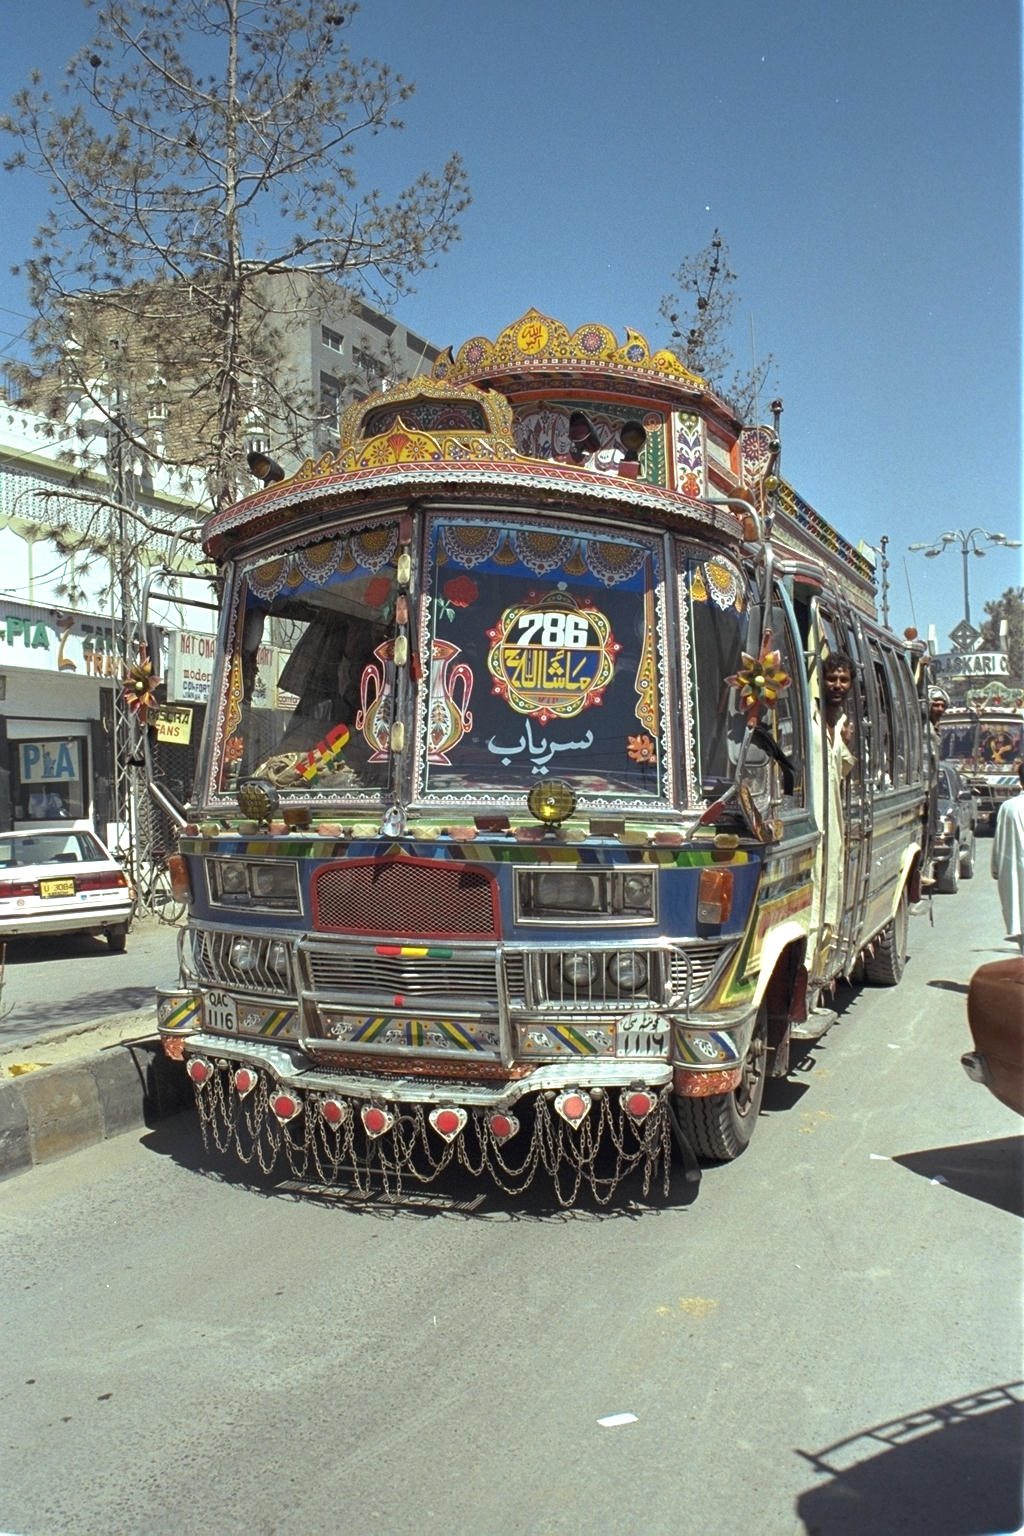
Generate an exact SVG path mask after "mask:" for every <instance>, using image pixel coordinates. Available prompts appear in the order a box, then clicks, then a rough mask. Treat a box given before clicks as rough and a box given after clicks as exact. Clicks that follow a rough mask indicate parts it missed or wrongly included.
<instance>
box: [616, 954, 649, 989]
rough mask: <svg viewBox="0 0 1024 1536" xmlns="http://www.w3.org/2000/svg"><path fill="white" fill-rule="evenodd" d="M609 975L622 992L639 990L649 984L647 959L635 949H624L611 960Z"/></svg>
mask: <svg viewBox="0 0 1024 1536" xmlns="http://www.w3.org/2000/svg"><path fill="white" fill-rule="evenodd" d="M608 975H609V976H610V977H611V979H612V981H613V983H614V984H615V986H616V987H618V989H619V990H620V992H639V991H640V988H641V987H643V986H646V984H647V960H646V958H645V956H643V955H641V954H638V953H637V952H636V951H635V950H631V949H624V950H623V951H622V953H621V954H618V955H613V956H612V958H611V959H610V960H609V962H608Z"/></svg>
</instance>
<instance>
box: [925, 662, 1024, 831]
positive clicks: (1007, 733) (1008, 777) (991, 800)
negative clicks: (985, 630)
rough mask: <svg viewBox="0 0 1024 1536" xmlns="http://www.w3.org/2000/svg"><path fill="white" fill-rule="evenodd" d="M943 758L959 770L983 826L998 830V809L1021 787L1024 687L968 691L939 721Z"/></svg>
mask: <svg viewBox="0 0 1024 1536" xmlns="http://www.w3.org/2000/svg"><path fill="white" fill-rule="evenodd" d="M939 737H940V747H939V753H940V756H941V758H942V761H943V762H949V763H952V764H953V765H954V766H955V767H956V768H958V769H959V770H960V773H961V774H962V775H963V777H964V779H965V780H966V781H967V783H968V784H969V786H970V788H971V790H972V791H973V793H974V796H975V799H976V800H977V802H978V814H979V816H980V818H981V823H982V824H983V825H984V826H985V827H986V829H987V830H988V831H992V830H994V828H995V823H996V817H997V815H998V814H999V807H1000V806H1001V805H1002V803H1003V801H1004V800H1007V799H1009V797H1010V796H1011V795H1013V794H1016V792H1017V790H1018V789H1019V788H1020V779H1019V778H1018V777H1017V764H1018V763H1019V762H1020V761H1021V759H1022V758H1024V688H1022V687H1021V686H1020V685H1019V684H1016V685H1015V684H1014V683H1012V682H1011V681H1009V680H1008V679H1006V678H998V679H994V680H993V681H991V682H989V683H987V684H985V685H984V686H983V687H981V688H972V689H969V690H968V692H967V694H966V697H965V698H964V700H963V702H962V703H958V704H954V705H951V706H950V707H949V709H947V710H946V712H945V714H944V715H943V717H942V719H941V721H940V722H939Z"/></svg>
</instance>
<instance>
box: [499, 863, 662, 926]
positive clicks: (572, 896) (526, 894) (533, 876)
mask: <svg viewBox="0 0 1024 1536" xmlns="http://www.w3.org/2000/svg"><path fill="white" fill-rule="evenodd" d="M654 891H655V886H654V873H653V871H651V870H632V869H621V870H619V869H614V870H601V871H591V870H584V869H544V870H540V869H530V870H520V871H519V873H518V875H517V879H516V896H517V903H518V916H519V917H520V919H523V920H526V921H529V920H530V919H533V920H534V921H540V920H543V919H547V920H548V921H553V920H554V919H556V918H558V917H574V916H576V915H577V914H579V915H581V916H583V915H594V916H597V917H607V918H623V919H625V920H628V921H633V922H635V921H637V920H638V919H646V920H648V921H650V920H651V919H653V917H654V915H655V913H654Z"/></svg>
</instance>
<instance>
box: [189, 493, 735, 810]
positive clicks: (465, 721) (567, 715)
mask: <svg viewBox="0 0 1024 1536" xmlns="http://www.w3.org/2000/svg"><path fill="white" fill-rule="evenodd" d="M420 534H421V535H422V543H421V544H419V545H418V546H417V547H418V551H419V553H418V557H417V559H418V561H419V564H418V565H416V563H415V562H414V569H413V570H412V572H411V573H410V579H409V580H408V587H407V588H406V586H404V585H403V586H400V585H399V579H398V570H399V567H398V555H399V526H398V522H397V520H396V521H395V522H394V523H392V524H390V525H389V524H384V525H380V524H378V525H376V526H375V527H373V528H358V527H357V528H348V529H346V530H339V531H338V532H337V533H336V534H335V535H334V536H332V537H330V538H326V539H325V538H324V535H323V533H322V532H321V533H320V534H319V535H318V537H317V542H315V543H307V544H304V545H299V546H298V547H297V548H294V549H292V550H290V551H287V552H281V553H279V554H275V555H273V556H272V557H270V556H264V557H262V558H261V559H259V560H253V561H251V562H248V563H245V564H243V565H242V566H240V567H239V569H238V570H237V571H236V575H235V580H234V583H233V585H232V587H231V593H230V604H231V609H230V619H229V649H228V655H227V658H226V663H225V670H224V673H223V676H222V680H221V690H220V692H221V705H220V710H219V716H218V721H217V729H215V730H214V731H213V732H212V733H211V741H212V747H213V759H214V760H213V764H212V781H213V782H212V787H213V793H214V795H215V796H216V795H219V794H230V793H232V792H233V791H234V790H235V788H236V787H237V785H238V784H239V782H240V781H241V780H244V779H246V778H250V777H256V778H260V779H264V780H267V781H269V782H270V783H271V784H272V785H273V786H274V788H275V789H276V790H277V791H278V793H279V794H280V795H282V796H284V797H291V796H296V797H299V796H301V797H310V798H311V799H312V800H313V801H314V802H316V801H318V800H320V798H321V797H327V796H330V797H332V798H335V799H341V800H351V801H353V802H354V803H358V802H359V801H360V800H361V799H363V800H365V799H368V798H372V799H373V800H374V802H376V803H379V802H380V800H381V798H382V797H383V796H385V795H387V796H388V797H392V796H394V795H396V794H404V795H405V796H407V797H408V798H410V799H412V800H416V801H419V802H421V803H435V804H444V805H450V806H453V807H457V806H458V805H459V804H461V803H469V802H470V801H472V802H473V803H474V804H477V803H480V802H483V803H485V804H486V803H488V802H489V803H491V804H493V805H494V806H495V807H496V808H497V807H501V806H504V805H516V806H521V805H522V803H523V798H524V796H525V795H526V794H528V792H529V790H530V789H531V788H532V787H533V785H535V784H538V783H541V784H543V783H544V782H545V781H546V780H550V779H556V778H557V779H565V780H567V781H568V782H569V783H570V784H571V785H572V787H573V790H574V791H575V792H576V793H577V794H581V795H585V796H587V797H588V798H589V797H593V801H594V803H595V804H604V805H606V806H609V807H614V808H615V809H619V808H626V807H627V806H629V805H633V804H636V805H652V804H655V803H659V802H660V803H662V804H664V805H666V806H668V805H671V804H673V803H674V802H675V800H676V797H677V788H676V786H680V790H679V791H678V792H680V793H681V794H682V798H683V800H684V802H686V803H690V804H698V803H700V799H701V795H702V794H704V795H707V794H708V793H709V786H710V792H713V789H714V786H716V785H720V784H721V783H722V782H727V781H728V778H729V775H730V772H731V769H730V755H731V749H730V734H729V725H730V720H732V719H733V716H731V715H730V713H729V703H730V690H729V686H728V682H727V679H728V678H729V677H730V675H731V674H732V673H734V672H735V670H736V668H737V666H738V664H739V660H740V655H741V652H742V650H743V647H744V645H745V644H746V633H747V625H748V608H747V598H746V587H745V584H744V582H743V580H742V578H741V576H740V574H739V571H738V568H737V567H735V566H733V565H732V564H731V562H730V561H729V560H728V559H726V558H725V557H724V556H722V555H721V554H720V553H716V554H714V555H709V553H708V551H707V550H705V549H702V548H701V547H699V546H693V547H690V546H688V545H686V546H684V545H683V544H681V543H679V544H677V545H676V546H675V552H674V556H673V562H672V563H673V565H674V567H675V570H674V573H673V577H672V580H671V581H669V580H667V578H666V569H665V561H666V542H665V539H664V538H663V536H662V535H660V534H657V533H654V534H652V533H644V532H641V531H639V530H637V531H634V530H632V529H630V530H622V529H620V528H607V527H604V526H601V525H597V526H595V525H594V524H589V525H581V524H579V523H575V524H574V523H573V521H572V520H571V519H570V518H568V517H566V518H564V519H559V518H558V517H557V516H553V515H551V514H545V515H544V516H543V517H540V516H537V517H535V518H532V519H531V518H530V517H528V516H526V515H523V516H522V517H515V516H511V515H509V516H505V517H502V518H500V519H498V518H496V517H495V516H494V515H490V516H487V515H485V514H477V515H475V516H474V515H473V514H468V515H467V514H465V513H461V512H460V513H459V514H455V513H441V512H437V513H432V514H429V515H428V516H427V517H426V519H425V525H424V526H423V527H422V528H421V529H420ZM698 680H699V682H698ZM399 722H401V725H402V738H401V741H402V746H401V748H399V749H398V752H399V753H400V754H401V763H400V764H396V761H395V756H396V752H395V750H394V742H395V737H394V736H393V734H392V733H393V731H394V727H395V726H396V724H397V723H399Z"/></svg>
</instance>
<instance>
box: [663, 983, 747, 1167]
mask: <svg viewBox="0 0 1024 1536" xmlns="http://www.w3.org/2000/svg"><path fill="white" fill-rule="evenodd" d="M767 1076H768V1010H767V1009H766V1007H765V1006H764V1004H763V1003H762V1005H761V1011H760V1013H759V1014H758V1016H757V1023H756V1024H755V1025H754V1033H753V1035H752V1036H751V1040H750V1045H749V1047H748V1049H747V1055H746V1059H745V1060H744V1063H743V1076H742V1077H741V1078H740V1081H739V1083H738V1084H737V1086H736V1087H735V1088H734V1089H733V1091H732V1092H731V1093H715V1094H711V1095H709V1096H708V1097H707V1098H703V1099H691V1098H686V1097H684V1096H682V1095H680V1096H679V1097H677V1098H676V1110H677V1113H678V1116H679V1124H680V1129H681V1130H682V1132H683V1134H684V1136H685V1137H686V1139H687V1140H688V1141H689V1143H690V1145H691V1146H692V1147H694V1148H695V1150H696V1151H697V1152H698V1153H699V1154H700V1156H701V1157H708V1158H712V1159H714V1161H716V1162H720V1163H731V1162H732V1160H733V1158H736V1157H739V1155H740V1153H741V1152H743V1151H745V1150H746V1148H747V1146H748V1144H749V1142H750V1138H751V1136H753V1134H754V1127H755V1125H756V1124H757V1117H758V1115H759V1114H760V1112H761V1100H762V1098H763V1097H764V1085H765V1079H766V1078H767Z"/></svg>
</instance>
